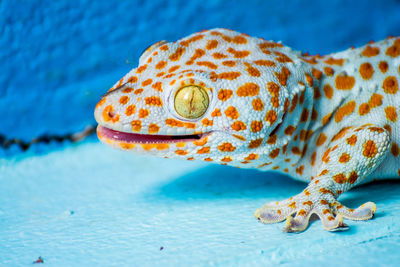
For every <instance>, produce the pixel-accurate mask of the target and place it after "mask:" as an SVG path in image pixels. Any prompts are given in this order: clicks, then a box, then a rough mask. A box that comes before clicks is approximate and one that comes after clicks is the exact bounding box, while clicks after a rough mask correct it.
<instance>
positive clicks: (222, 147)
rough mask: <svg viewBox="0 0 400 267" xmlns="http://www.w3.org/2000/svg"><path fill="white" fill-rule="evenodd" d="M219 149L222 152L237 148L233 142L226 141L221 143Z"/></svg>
mask: <svg viewBox="0 0 400 267" xmlns="http://www.w3.org/2000/svg"><path fill="white" fill-rule="evenodd" d="M218 149H219V151H221V152H233V151H235V150H236V147H234V146H233V145H232V144H231V143H228V142H226V143H222V144H221V145H219V146H218Z"/></svg>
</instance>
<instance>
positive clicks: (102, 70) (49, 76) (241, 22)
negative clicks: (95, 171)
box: [0, 0, 400, 140]
mask: <svg viewBox="0 0 400 267" xmlns="http://www.w3.org/2000/svg"><path fill="white" fill-rule="evenodd" d="M0 14H1V16H0V29H1V37H0V70H1V74H0V114H2V115H3V116H2V120H1V124H0V134H4V135H6V136H11V137H18V138H22V139H24V140H30V139H32V137H36V136H38V135H41V134H45V133H47V134H64V133H69V132H74V131H79V130H82V129H83V128H84V126H85V125H87V124H89V123H94V119H93V114H92V113H93V107H94V105H95V103H96V101H98V99H99V97H100V95H101V94H102V93H103V92H105V91H106V90H107V89H108V88H109V87H110V86H111V85H112V84H113V83H114V82H115V81H117V80H118V79H119V78H121V77H122V75H124V74H125V73H126V72H127V71H128V70H129V69H130V68H132V67H133V65H132V64H136V63H137V59H138V57H139V55H140V54H141V52H142V51H143V50H144V49H145V48H146V47H147V46H148V45H150V44H152V43H154V42H156V41H159V40H162V39H166V40H170V41H173V40H176V39H179V38H181V37H183V36H186V35H188V34H190V33H192V32H195V31H199V30H202V29H209V28H213V27H226V28H231V29H234V30H237V31H242V32H246V33H248V34H250V35H255V36H260V37H264V38H266V39H273V40H282V41H283V42H284V43H285V44H287V45H290V46H292V47H294V48H296V49H298V50H304V51H309V52H311V53H329V52H333V51H336V50H340V49H345V48H348V47H349V46H351V45H355V46H357V45H361V44H364V43H366V42H368V41H369V40H372V39H375V40H379V39H383V38H385V37H386V36H387V35H400V15H399V14H400V3H399V1H395V0H392V1H389V0H387V1H364V0H358V1H338V0H336V1H314V2H312V1H311V2H310V1H281V0H271V1H265V0H259V1H248V0H246V1H244V0H240V1H222V0H221V1H218V0H216V1H201V0H199V1H194V0H191V1H185V0H181V1H172V0H171V1H90V0H82V1H65V0H60V1H23V0H20V1H18V0H17V1H15V0H3V1H1V2H0ZM126 59H129V61H130V62H132V63H131V65H129V64H126V63H125V62H126Z"/></svg>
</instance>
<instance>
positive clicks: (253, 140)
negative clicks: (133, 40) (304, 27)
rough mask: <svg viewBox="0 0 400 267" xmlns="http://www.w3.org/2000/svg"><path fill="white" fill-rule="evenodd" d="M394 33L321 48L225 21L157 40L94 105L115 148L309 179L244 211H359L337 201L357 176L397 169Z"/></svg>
mask: <svg viewBox="0 0 400 267" xmlns="http://www.w3.org/2000/svg"><path fill="white" fill-rule="evenodd" d="M399 81H400V39H399V38H388V39H386V40H383V41H380V42H377V43H370V44H368V45H366V46H363V47H360V48H352V49H348V50H346V51H343V52H339V53H334V54H330V55H326V56H310V55H305V54H301V53H300V52H298V51H294V50H292V49H291V48H289V47H287V46H284V45H283V44H281V43H277V42H273V41H266V40H264V39H262V38H254V37H250V36H248V35H245V34H241V33H238V32H235V31H231V30H226V29H213V30H207V31H203V32H199V33H195V34H192V35H190V36H188V37H185V38H183V39H181V40H179V41H176V42H171V43H167V42H165V41H161V42H158V43H156V44H154V45H152V46H151V47H149V48H148V49H147V50H146V51H145V52H144V53H143V54H142V55H141V57H140V59H139V66H138V67H137V68H134V69H132V70H131V71H130V72H129V73H128V74H126V75H125V76H124V77H123V78H122V79H121V80H120V81H118V82H117V83H116V84H115V85H114V86H113V87H112V88H111V89H110V90H109V92H108V93H106V94H105V95H104V96H103V98H102V99H101V100H100V102H99V103H98V104H97V106H96V109H95V118H96V120H97V122H98V123H99V126H98V128H97V133H98V136H99V138H100V140H101V141H102V142H104V143H106V144H108V145H111V146H113V147H116V148H118V149H123V150H130V151H133V152H136V153H145V154H151V155H155V156H161V157H165V158H172V157H173V158H181V159H186V160H202V161H208V162H214V163H219V164H223V165H231V166H236V167H240V168H256V169H259V170H274V171H278V172H282V173H286V174H288V175H290V176H291V177H293V178H295V179H298V180H301V181H304V182H307V183H309V184H308V186H307V187H306V189H304V190H303V191H302V192H300V193H299V194H298V195H296V196H294V197H291V198H289V199H287V200H282V201H277V202H273V203H267V204H265V205H264V206H262V207H261V208H260V209H258V210H257V211H256V213H255V216H256V218H257V219H259V220H260V221H261V222H263V223H275V222H280V221H283V220H285V219H286V226H285V228H284V230H285V231H288V232H297V231H303V230H305V229H306V228H307V226H308V221H309V218H310V216H311V215H312V214H313V213H316V214H317V215H318V216H319V217H320V219H321V221H322V225H323V227H324V228H325V229H326V230H330V231H335V230H344V229H347V225H346V224H344V223H343V218H347V219H352V220H367V219H370V218H372V216H373V215H374V212H375V210H376V206H375V204H374V203H372V202H368V203H365V204H363V205H361V206H360V207H358V208H356V209H350V208H347V207H345V206H343V205H342V204H340V202H339V201H338V200H337V198H338V197H339V196H340V195H341V194H342V193H343V192H345V191H348V190H349V189H351V188H352V187H354V186H356V185H357V184H360V183H365V182H369V181H372V180H376V179H387V178H398V177H399V176H400V156H399V155H400V148H399V144H400V124H399V118H398V116H399V115H400V114H399V112H400V93H399Z"/></svg>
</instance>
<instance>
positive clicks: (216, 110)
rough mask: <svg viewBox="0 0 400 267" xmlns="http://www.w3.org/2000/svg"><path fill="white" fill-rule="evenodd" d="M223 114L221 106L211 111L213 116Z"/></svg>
mask: <svg viewBox="0 0 400 267" xmlns="http://www.w3.org/2000/svg"><path fill="white" fill-rule="evenodd" d="M221 115H222V114H221V111H220V109H219V108H216V109H214V111H213V112H212V113H211V117H219V116H221Z"/></svg>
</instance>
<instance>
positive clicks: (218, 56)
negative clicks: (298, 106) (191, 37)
mask: <svg viewBox="0 0 400 267" xmlns="http://www.w3.org/2000/svg"><path fill="white" fill-rule="evenodd" d="M212 56H213V58H215V59H223V58H227V57H228V56H227V55H225V54H222V53H214V54H212Z"/></svg>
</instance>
